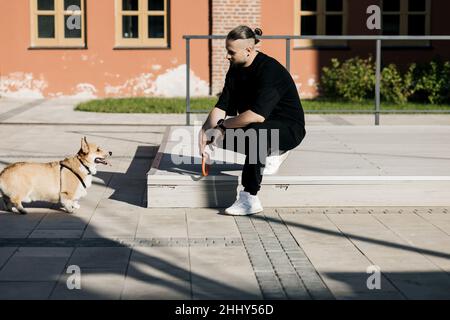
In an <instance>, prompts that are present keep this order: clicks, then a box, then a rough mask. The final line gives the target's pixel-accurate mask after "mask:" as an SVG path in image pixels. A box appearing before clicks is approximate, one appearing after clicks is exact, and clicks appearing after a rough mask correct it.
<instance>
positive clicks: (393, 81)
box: [380, 64, 415, 104]
mask: <svg viewBox="0 0 450 320" xmlns="http://www.w3.org/2000/svg"><path fill="white" fill-rule="evenodd" d="M414 70H415V65H414V64H412V65H410V66H409V68H408V71H407V72H406V73H405V74H404V75H403V76H402V75H401V74H400V72H399V71H398V70H397V67H396V65H395V64H390V65H388V66H387V67H385V68H383V70H382V71H381V81H380V87H381V88H380V93H381V98H382V99H383V100H385V101H387V102H392V103H396V104H404V103H407V102H408V98H409V97H410V96H411V95H412V94H413V93H414V90H415V88H414V81H413V78H414Z"/></svg>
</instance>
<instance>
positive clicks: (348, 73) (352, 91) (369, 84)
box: [320, 57, 375, 102]
mask: <svg viewBox="0 0 450 320" xmlns="http://www.w3.org/2000/svg"><path fill="white" fill-rule="evenodd" d="M331 63H332V65H331V67H329V68H328V67H325V68H323V73H322V77H321V84H320V90H321V91H322V92H323V94H324V95H326V96H327V97H340V98H343V99H344V100H348V101H352V102H361V101H363V100H364V99H365V98H367V97H370V96H373V91H374V86H375V70H374V64H373V62H372V57H369V58H368V59H361V58H359V57H356V58H351V59H348V60H346V61H345V62H344V63H342V64H341V63H340V62H339V60H338V59H332V60H331Z"/></svg>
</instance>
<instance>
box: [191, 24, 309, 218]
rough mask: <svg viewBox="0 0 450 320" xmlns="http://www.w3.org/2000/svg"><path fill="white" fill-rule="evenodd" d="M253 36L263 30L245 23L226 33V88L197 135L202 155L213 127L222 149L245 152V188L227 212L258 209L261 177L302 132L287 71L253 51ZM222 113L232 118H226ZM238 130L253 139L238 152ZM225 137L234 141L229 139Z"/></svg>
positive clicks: (276, 164)
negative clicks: (228, 63) (254, 139)
mask: <svg viewBox="0 0 450 320" xmlns="http://www.w3.org/2000/svg"><path fill="white" fill-rule="evenodd" d="M256 35H262V31H261V30H260V29H255V31H253V30H252V29H250V28H249V27H247V26H239V27H237V28H235V29H233V30H231V31H230V33H229V34H228V36H227V39H226V50H227V56H226V58H227V59H228V60H229V61H230V68H229V70H228V72H227V75H226V79H225V86H224V88H223V91H222V94H221V95H220V98H219V101H218V102H217V104H216V106H215V107H214V109H213V110H212V111H211V112H210V113H209V116H208V118H207V120H206V121H205V123H204V124H203V126H202V129H201V130H200V136H199V149H200V155H202V156H203V154H204V152H205V146H206V144H207V141H209V138H208V136H207V133H208V132H211V130H210V129H213V128H214V129H218V130H214V131H215V133H214V135H215V138H216V139H215V141H219V140H220V138H223V142H222V145H221V147H223V148H227V149H232V150H233V151H237V152H240V153H244V154H245V155H246V160H245V164H244V168H243V170H242V185H243V187H244V190H243V191H241V192H240V193H239V197H238V199H237V200H236V202H235V203H234V204H233V205H232V206H231V207H229V208H227V209H226V210H225V213H226V214H230V215H249V214H254V213H258V212H261V211H263V208H262V205H261V201H260V200H259V198H258V196H257V193H258V191H259V190H260V188H261V181H262V175H263V174H270V173H274V172H276V170H277V169H278V167H279V166H280V165H281V163H282V161H283V160H284V159H285V158H286V156H287V151H288V150H292V149H294V148H295V147H296V146H298V145H299V144H300V142H301V141H302V140H303V138H304V136H305V134H306V131H305V117H304V112H303V108H302V105H301V102H300V97H299V95H298V92H297V88H296V86H295V83H294V81H293V79H292V77H291V75H290V74H289V72H288V71H287V70H286V69H285V68H284V67H283V66H282V65H281V64H280V63H279V62H278V61H276V60H275V59H274V58H271V57H269V56H267V55H266V54H264V53H262V52H259V51H257V50H256V49H255V45H256V44H257V43H258V42H259V40H258V39H256ZM227 116H235V117H233V118H227V119H226V120H225V118H226V117H227ZM238 129H240V130H241V132H242V131H243V132H245V133H252V132H253V131H254V133H255V135H254V136H255V137H256V140H257V141H250V140H251V139H246V138H245V137H244V139H245V149H244V150H238V149H237V148H236V145H239V142H238V143H236V142H237V140H238V139H239V135H236V134H235V133H236V131H237V130H238ZM250 131H251V132H250ZM250 136H251V135H250V134H249V135H246V137H250ZM274 137H275V138H274ZM227 138H228V140H227ZM230 139H233V141H231V142H233V143H229V142H230ZM274 139H276V141H275V140H274ZM255 142H256V143H255ZM230 145H231V147H230ZM241 145H242V144H241ZM261 148H264V149H265V150H261ZM261 151H263V152H261ZM255 153H256V154H255ZM268 153H269V156H268V157H267V159H266V156H267V155H268Z"/></svg>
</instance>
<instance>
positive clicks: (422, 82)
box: [414, 59, 450, 104]
mask: <svg viewBox="0 0 450 320" xmlns="http://www.w3.org/2000/svg"><path fill="white" fill-rule="evenodd" d="M414 82H415V91H416V92H417V94H416V96H415V98H416V99H418V100H423V99H424V97H425V98H426V99H427V102H429V103H431V104H439V103H442V102H445V101H450V61H445V62H442V61H440V60H437V59H434V60H433V61H431V62H430V63H422V64H419V65H418V66H417V67H416V70H415V72H414Z"/></svg>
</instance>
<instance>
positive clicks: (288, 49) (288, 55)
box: [286, 38, 291, 72]
mask: <svg viewBox="0 0 450 320" xmlns="http://www.w3.org/2000/svg"><path fill="white" fill-rule="evenodd" d="M286 69H287V71H289V72H291V39H290V38H286Z"/></svg>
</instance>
